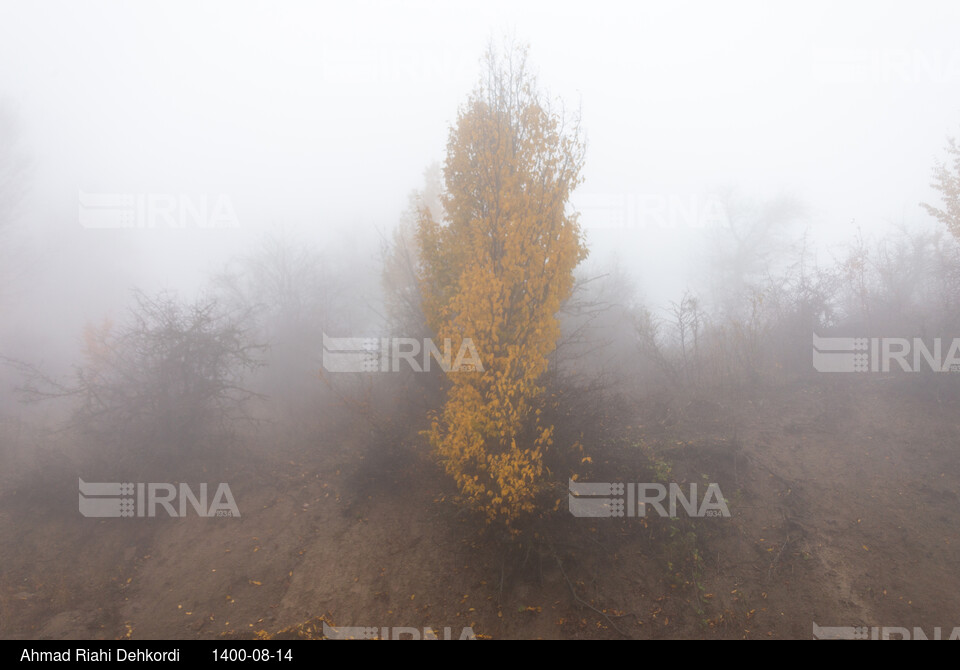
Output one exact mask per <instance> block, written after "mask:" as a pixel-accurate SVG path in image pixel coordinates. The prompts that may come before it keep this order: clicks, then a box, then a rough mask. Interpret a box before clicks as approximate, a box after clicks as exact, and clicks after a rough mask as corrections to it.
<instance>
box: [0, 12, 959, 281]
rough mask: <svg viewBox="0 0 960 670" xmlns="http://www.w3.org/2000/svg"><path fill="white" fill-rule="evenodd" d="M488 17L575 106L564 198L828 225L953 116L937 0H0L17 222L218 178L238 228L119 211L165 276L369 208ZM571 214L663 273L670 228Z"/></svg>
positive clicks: (875, 190) (848, 216)
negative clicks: (136, 223) (738, 209)
mask: <svg viewBox="0 0 960 670" xmlns="http://www.w3.org/2000/svg"><path fill="white" fill-rule="evenodd" d="M505 33H510V34H513V35H515V36H516V37H517V38H518V39H519V40H521V41H524V42H528V43H529V44H530V47H531V52H530V55H531V60H532V63H533V65H534V66H535V67H536V69H537V70H538V71H539V73H540V75H541V81H542V83H543V84H544V85H545V86H546V87H547V88H548V89H549V91H550V92H551V93H553V94H555V95H559V96H560V97H562V98H563V99H564V100H565V101H566V102H567V103H568V104H569V106H570V107H572V108H575V107H577V106H578V105H579V106H581V108H582V115H583V126H584V128H585V130H586V134H587V138H588V153H587V167H586V171H585V176H586V182H585V183H584V185H583V186H582V187H581V195H580V199H579V200H578V202H585V203H587V204H589V203H590V202H595V201H596V197H600V198H609V197H611V196H613V197H620V196H625V197H632V196H634V195H637V194H644V195H645V196H649V195H651V194H653V195H654V197H661V198H663V199H664V201H666V200H667V199H669V198H677V199H679V200H681V201H684V202H690V201H697V200H698V199H700V198H703V197H705V196H706V195H707V194H710V193H712V192H714V191H715V190H716V189H724V188H734V189H736V190H737V191H739V192H741V193H744V194H746V195H748V196H753V197H757V198H766V197H770V196H774V195H777V194H780V193H787V194H790V195H793V196H795V197H797V198H799V199H800V200H802V201H803V202H805V203H806V204H807V206H808V208H809V212H810V215H809V218H808V221H807V223H808V225H810V226H811V229H812V230H814V231H815V232H816V233H817V235H819V236H820V239H822V240H824V241H826V242H829V241H833V240H835V239H836V238H837V236H838V235H839V234H840V233H843V234H846V233H847V232H849V230H850V229H851V226H850V222H851V221H854V220H855V221H856V223H857V224H858V225H861V226H863V228H864V230H865V231H867V232H870V231H874V230H879V229H880V228H881V227H882V226H884V225H885V223H887V222H901V221H903V222H907V223H911V222H923V221H925V220H926V215H925V214H923V213H922V212H921V211H920V209H919V207H917V203H918V202H919V201H921V200H931V199H933V198H934V197H935V196H934V194H933V192H932V191H931V189H930V188H929V182H930V170H931V167H932V164H933V161H934V160H935V159H937V158H939V157H941V156H942V155H943V154H942V147H943V145H944V141H945V137H946V136H947V135H948V134H954V135H957V134H960V38H958V37H960V3H957V2H936V3H934V2H914V3H909V4H907V3H902V2H901V3H885V2H844V3H835V2H811V1H805V2H795V3H792V4H791V5H790V6H787V5H786V4H785V3H772V2H723V3H716V2H668V3H663V2H657V3H654V2H606V3H605V2H589V3H587V2H577V3H572V2H491V1H489V0H484V1H482V2H456V1H454V2H451V1H444V2H339V3H321V2H304V3H299V2H236V1H229V2H228V1H224V2H170V1H163V2H120V1H113V2H102V1H101V2H91V1H85V2H69V1H60V2H51V1H47V0H38V1H30V2H27V1H19V2H11V1H10V0H0V98H4V99H6V101H7V103H8V104H11V103H12V106H13V108H14V109H15V111H16V112H17V114H18V115H19V117H20V120H21V123H22V125H23V138H22V140H23V147H24V149H25V150H26V151H27V152H28V153H29V155H30V156H31V158H32V160H33V164H34V169H33V175H32V192H31V197H30V199H29V201H28V203H27V206H25V207H24V210H23V211H24V219H25V225H27V226H28V227H29V228H30V229H31V230H34V231H35V232H36V233H37V239H40V240H41V246H43V245H52V246H56V244H57V241H59V243H60V244H61V246H63V245H68V246H69V245H70V244H72V241H73V240H75V239H77V236H78V235H83V236H90V237H89V238H88V237H84V238H83V239H85V240H96V241H95V242H94V243H95V244H100V243H102V244H104V245H111V244H115V243H116V236H117V235H123V234H126V233H129V231H91V230H85V229H84V230H80V229H79V225H78V222H77V197H78V192H79V191H85V192H106V193H142V192H150V193H186V194H194V195H199V194H218V193H225V194H227V195H228V196H229V197H230V198H231V200H232V202H233V204H234V207H235V209H236V212H237V216H238V220H239V222H240V229H238V230H228V231H224V230H218V231H197V230H180V231H135V232H136V234H137V235H138V236H139V237H137V238H136V240H137V245H138V248H139V249H140V254H142V255H145V258H146V259H147V261H142V260H138V261H135V262H131V263H132V265H134V266H135V268H130V267H127V268H126V270H125V272H127V273H136V272H146V271H147V268H151V269H152V271H155V272H157V273H159V275H160V278H161V281H165V282H170V283H173V284H176V283H178V278H179V279H180V280H183V281H187V280H188V279H189V281H193V280H194V279H195V278H196V277H197V276H198V273H202V272H205V271H207V270H209V269H210V267H209V266H210V265H211V263H214V262H215V263H219V262H221V261H222V259H223V258H226V257H227V256H228V255H229V254H231V253H235V252H236V251H240V250H244V249H245V248H246V246H247V245H249V243H250V240H251V239H252V238H253V236H254V235H255V234H256V233H258V232H259V231H261V230H263V229H265V228H267V227H269V226H271V225H277V224H282V225H287V226H295V227H296V226H299V227H303V228H306V229H308V230H310V231H313V233H314V234H315V235H316V236H317V237H318V238H320V239H324V238H330V239H337V238H338V236H339V235H341V234H342V232H335V231H343V230H344V229H346V230H347V231H352V230H361V229H363V227H365V226H377V227H379V228H380V229H389V228H390V227H391V226H393V225H394V223H395V222H396V220H397V218H398V216H399V214H400V211H401V210H402V209H403V207H404V206H405V204H406V198H407V194H408V192H409V191H410V190H411V189H412V188H415V187H417V186H419V185H420V183H421V174H422V171H423V169H424V168H425V167H426V166H427V165H428V164H429V163H430V162H432V161H435V160H442V158H443V151H444V147H445V142H446V136H447V130H448V127H449V124H450V123H451V122H452V121H453V120H454V117H455V114H456V109H457V105H458V104H460V103H461V102H462V101H463V100H464V99H465V97H466V95H467V94H468V92H469V91H470V89H471V88H472V85H473V83H474V82H475V80H476V78H477V76H478V74H479V62H478V60H479V57H480V55H481V54H482V52H483V50H484V47H485V45H486V43H487V41H488V39H489V38H490V37H495V38H497V37H499V36H501V35H503V34H505ZM591 195H592V196H594V197H595V199H594V200H590V196H591ZM684 199H686V200H684ZM591 216H592V214H591V209H590V208H589V206H588V207H586V208H584V223H585V225H586V227H587V229H588V231H590V232H589V235H590V239H591V241H592V243H593V244H594V247H595V254H594V255H595V256H598V257H600V258H603V257H605V255H606V254H607V253H608V252H611V251H614V250H616V252H617V253H618V255H619V256H620V259H621V261H622V262H624V264H625V265H627V266H628V267H631V268H632V269H633V270H634V271H635V273H636V274H637V276H639V277H640V278H641V279H642V280H643V283H644V291H645V292H647V293H648V294H652V295H654V296H657V297H662V296H666V295H668V294H669V291H668V290H667V289H665V288H664V289H663V290H661V287H658V286H657V284H658V282H664V283H669V284H670V290H673V288H675V286H676V284H677V283H678V282H679V283H682V282H684V281H686V278H685V276H684V275H683V272H685V270H684V271H682V272H681V271H678V270H677V269H676V268H680V267H683V268H685V267H688V265H689V263H687V261H685V260H683V259H682V254H683V252H684V248H685V246H686V245H687V241H686V240H687V238H686V237H684V236H679V237H678V236H676V235H671V234H667V235H663V234H661V235H656V236H650V235H646V234H643V233H642V232H640V231H623V230H613V231H611V230H590V228H591ZM168 233H169V234H168ZM93 236H99V237H93ZM111 236H113V237H111ZM671 268H672V270H671ZM109 271H110V269H109V268H104V267H102V266H101V265H98V266H96V267H89V268H85V269H84V272H90V273H98V272H109ZM671 273H672V274H671Z"/></svg>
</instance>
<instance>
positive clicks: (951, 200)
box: [921, 137, 960, 238]
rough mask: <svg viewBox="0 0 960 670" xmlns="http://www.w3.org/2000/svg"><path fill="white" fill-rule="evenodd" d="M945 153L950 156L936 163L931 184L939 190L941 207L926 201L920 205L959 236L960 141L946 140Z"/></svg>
mask: <svg viewBox="0 0 960 670" xmlns="http://www.w3.org/2000/svg"><path fill="white" fill-rule="evenodd" d="M947 154H949V156H950V157H951V158H950V159H949V161H948V162H947V163H943V162H939V163H937V165H936V167H934V169H933V183H932V184H931V186H933V188H935V189H936V190H937V191H939V192H940V197H941V199H942V201H943V202H942V206H943V209H940V208H939V207H934V206H933V205H928V204H927V203H921V206H922V207H923V208H924V209H926V210H927V212H929V213H930V215H931V216H933V217H935V218H936V219H937V221H939V222H940V223H942V224H943V225H945V226H946V227H947V229H948V230H949V231H950V232H951V233H953V234H954V235H956V236H957V237H958V238H960V142H957V140H956V139H955V138H953V137H951V138H948V140H947Z"/></svg>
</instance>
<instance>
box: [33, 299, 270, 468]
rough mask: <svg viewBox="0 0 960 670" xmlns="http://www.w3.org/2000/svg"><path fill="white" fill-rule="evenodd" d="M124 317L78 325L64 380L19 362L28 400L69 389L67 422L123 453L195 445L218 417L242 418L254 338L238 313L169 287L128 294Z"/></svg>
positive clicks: (152, 453) (167, 453)
mask: <svg viewBox="0 0 960 670" xmlns="http://www.w3.org/2000/svg"><path fill="white" fill-rule="evenodd" d="M134 301H135V305H134V307H133V308H132V309H131V311H130V315H129V319H128V320H127V321H125V322H124V323H122V324H120V325H116V324H113V323H112V322H110V321H105V322H104V323H103V324H102V325H100V326H98V327H94V326H91V327H88V328H87V330H86V332H85V333H84V341H85V350H84V358H85V360H84V363H83V364H82V365H80V366H78V367H77V368H76V372H75V374H74V376H73V378H72V379H70V380H68V381H64V382H60V381H55V380H52V379H49V378H47V377H44V376H43V375H41V374H40V373H39V372H38V371H37V370H36V369H35V368H32V367H30V366H27V365H23V364H21V365H20V366H19V367H20V368H21V371H23V372H25V373H26V377H27V381H26V384H25V386H24V387H23V388H22V391H23V393H24V394H25V396H26V398H27V399H28V400H41V399H44V398H52V397H69V398H73V399H74V400H75V402H76V411H75V417H74V425H75V426H76V427H77V428H79V429H80V430H82V431H84V432H86V433H88V434H91V435H92V436H94V437H95V438H96V439H97V440H98V441H99V442H101V443H102V444H111V445H114V446H116V447H118V448H119V449H120V451H121V453H123V454H130V455H132V456H135V457H138V458H143V459H144V460H148V461H151V462H156V461H153V460H152V459H153V458H157V459H161V460H164V459H173V458H175V457H177V456H184V455H186V454H188V453H190V451H191V450H193V449H195V448H197V447H198V443H199V441H200V440H201V438H203V437H204V436H205V435H207V434H209V431H211V430H213V429H215V428H217V427H218V424H220V422H222V421H224V420H228V419H236V418H244V417H246V414H245V413H244V409H243V406H244V402H245V401H246V400H248V399H250V398H251V397H252V396H253V395H254V394H252V393H251V392H250V391H248V390H246V388H245V387H244V376H245V374H246V373H247V372H249V371H250V370H252V369H253V368H255V367H257V366H258V365H259V352H260V351H261V349H262V347H260V346H258V345H255V344H253V343H251V342H250V341H249V339H248V338H247V333H246V331H245V329H244V327H243V323H244V319H243V318H242V317H241V316H240V315H237V314H235V313H231V312H229V311H227V310H225V309H224V308H223V306H222V305H221V304H220V303H219V302H217V300H215V299H201V300H198V301H196V302H193V303H185V302H182V301H180V300H179V299H177V298H176V297H175V296H174V295H172V294H168V293H161V294H159V295H156V296H148V295H146V294H143V293H141V292H136V293H135V295H134Z"/></svg>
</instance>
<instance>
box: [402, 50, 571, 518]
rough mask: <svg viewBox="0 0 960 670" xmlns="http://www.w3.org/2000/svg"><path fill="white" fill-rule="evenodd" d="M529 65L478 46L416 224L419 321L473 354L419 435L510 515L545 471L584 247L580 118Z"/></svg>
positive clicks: (496, 509)
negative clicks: (574, 202) (469, 88)
mask: <svg viewBox="0 0 960 670" xmlns="http://www.w3.org/2000/svg"><path fill="white" fill-rule="evenodd" d="M526 64H527V59H526V49H525V48H520V47H509V48H508V49H507V50H506V53H504V54H503V55H502V56H501V55H499V54H498V52H497V51H496V50H495V49H494V48H493V47H491V48H490V49H488V51H487V55H486V58H485V65H486V68H485V72H484V75H483V77H481V81H480V84H479V85H478V87H477V88H476V89H475V91H474V92H473V94H472V95H471V96H470V98H469V99H468V101H467V103H466V104H465V105H464V106H463V107H462V108H461V109H460V111H459V114H458V117H457V121H456V124H455V125H454V126H453V128H452V129H451V131H450V136H449V140H448V143H447V155H446V161H445V163H444V168H443V178H444V193H443V196H442V202H443V208H442V209H443V217H442V220H439V221H438V220H435V218H434V216H433V215H432V214H431V211H430V210H427V209H424V210H423V211H421V212H420V218H419V225H418V231H417V238H418V242H419V247H420V248H419V256H420V258H419V262H420V267H419V279H420V282H421V292H422V301H423V302H422V304H423V310H424V315H425V317H426V320H427V325H428V326H429V327H430V328H431V330H432V331H433V333H434V335H435V337H436V338H437V339H438V340H439V341H440V343H442V342H444V341H445V340H446V339H447V338H449V340H450V343H451V345H452V351H454V352H456V351H459V350H460V348H461V347H462V346H463V345H464V342H465V340H466V339H467V338H469V340H470V341H471V342H472V344H473V347H474V349H475V351H476V354H477V356H478V357H479V360H480V362H481V365H480V366H477V368H476V369H475V370H472V371H471V370H467V371H463V370H461V371H451V373H450V374H449V375H448V379H449V387H448V390H447V394H446V402H445V405H444V406H443V408H442V409H441V410H440V411H439V412H437V413H436V414H435V415H434V416H433V417H432V420H431V427H430V429H429V430H428V431H427V434H428V437H429V439H430V442H431V444H432V446H433V448H434V449H435V451H436V452H437V454H438V455H439V457H440V459H441V461H442V462H443V464H444V467H445V468H446V471H447V472H448V473H449V474H450V475H451V476H453V477H454V478H455V479H456V482H457V485H458V487H459V489H460V494H461V500H462V501H463V502H465V503H467V504H468V505H469V506H471V507H474V508H476V509H479V510H481V511H482V512H483V513H484V514H485V515H486V518H487V520H488V521H500V522H503V523H505V524H507V525H509V524H511V523H512V522H515V521H516V519H518V518H519V517H521V516H522V515H524V513H527V512H532V511H533V509H534V499H535V496H536V494H537V491H538V488H539V487H540V486H541V485H542V482H543V474H544V473H543V460H542V459H543V454H544V451H545V450H546V449H547V448H548V447H549V446H550V445H551V444H552V441H553V440H552V431H553V427H552V426H550V425H544V423H543V422H541V420H540V417H541V409H542V406H543V405H542V402H543V397H542V396H543V387H542V386H541V384H540V383H539V381H540V379H541V376H542V375H543V373H544V372H545V371H546V369H547V363H548V357H549V355H550V353H551V352H552V351H553V350H554V348H555V347H556V343H557V340H558V338H559V336H560V325H559V322H558V319H557V312H558V310H559V309H560V306H561V304H562V303H563V301H564V300H566V299H567V298H568V297H569V296H570V294H571V291H572V288H573V281H574V278H573V270H574V268H575V267H576V266H577V264H578V263H579V262H580V261H581V260H583V259H584V258H585V257H586V255H587V250H586V247H585V245H584V243H583V239H582V234H581V231H580V226H579V223H578V220H577V214H576V213H574V212H572V211H570V208H569V206H568V200H569V197H570V194H571V191H572V190H573V189H574V188H575V187H576V186H577V184H579V183H580V180H581V176H580V172H581V169H582V167H583V154H584V145H583V141H582V139H581V136H580V131H579V125H578V124H577V123H573V124H570V123H568V122H566V121H565V120H564V118H563V116H562V114H558V113H555V112H554V111H553V110H552V109H551V107H550V105H549V103H548V101H547V99H546V98H545V96H544V95H543V94H542V93H541V92H540V90H539V89H538V87H537V84H536V81H535V79H534V77H533V76H531V74H530V73H529V72H528V70H527V67H526ZM438 346H440V345H438ZM481 368H482V370H481Z"/></svg>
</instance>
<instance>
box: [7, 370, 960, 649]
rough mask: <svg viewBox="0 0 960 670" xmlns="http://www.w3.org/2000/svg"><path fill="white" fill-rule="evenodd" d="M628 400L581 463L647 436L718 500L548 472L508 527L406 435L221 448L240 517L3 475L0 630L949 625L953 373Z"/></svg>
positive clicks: (600, 469)
mask: <svg viewBox="0 0 960 670" xmlns="http://www.w3.org/2000/svg"><path fill="white" fill-rule="evenodd" d="M950 381H951V383H952V382H953V381H954V380H950ZM641 414H642V413H638V417H637V423H638V426H637V429H636V430H637V431H638V432H637V435H638V443H639V440H641V439H642V441H643V444H644V445H645V446H644V447H642V448H641V447H640V446H638V444H624V445H623V446H620V447H618V448H616V449H610V450H607V451H606V452H605V453H604V454H594V455H593V457H592V459H593V463H588V464H586V465H585V466H584V467H585V468H589V469H588V470H586V469H585V470H584V472H583V473H582V476H581V479H583V480H585V481H590V480H592V481H622V482H631V481H637V482H640V481H648V477H649V476H650V474H651V470H650V468H651V460H650V455H651V454H653V456H654V458H655V460H656V461H657V462H661V463H664V464H667V466H668V467H669V478H670V481H677V482H690V481H697V482H706V481H710V482H716V483H718V484H719V485H720V488H721V490H722V491H723V493H724V496H725V498H726V499H727V501H728V506H729V509H730V512H731V517H729V518H722V517H711V518H701V519H676V520H671V519H663V518H659V517H656V516H652V517H649V518H647V519H644V520H641V519H639V518H623V519H586V518H575V517H573V516H571V515H570V514H568V513H567V510H566V506H567V503H566V500H565V498H566V482H565V477H564V481H561V482H558V491H559V493H558V496H557V497H558V499H561V494H562V500H561V502H560V504H559V509H558V512H557V513H556V514H553V515H552V516H550V518H549V519H548V520H546V521H545V522H544V523H543V524H542V525H541V526H540V527H539V528H538V531H537V534H536V536H535V537H532V538H531V539H530V540H529V541H527V542H526V543H524V544H522V545H520V546H516V547H513V548H511V549H507V548H505V545H503V544H501V543H499V542H497V541H495V539H494V538H493V537H492V536H491V535H490V534H484V533H479V532H478V531H477V528H476V525H475V524H474V523H473V521H472V519H471V517H470V516H469V515H467V514H463V513H460V512H458V511H457V509H456V507H455V506H453V505H452V504H451V503H450V500H449V498H450V497H451V496H452V494H453V493H454V492H453V490H452V489H451V487H450V485H449V483H448V482H447V480H446V478H445V477H443V476H441V473H440V472H439V471H438V469H437V468H436V466H435V465H433V464H432V463H431V462H430V460H429V459H428V458H427V457H426V456H422V455H418V454H416V453H411V452H403V451H402V450H399V451H395V452H394V453H391V455H390V457H389V458H379V457H378V456H377V455H376V454H371V452H370V451H369V450H368V451H366V452H362V451H351V450H349V449H345V448H336V447H333V446H331V445H325V444H317V445H313V444H311V445H310V446H309V447H307V446H304V445H301V446H299V447H297V448H293V447H287V448H283V449H282V450H281V449H280V448H279V447H278V449H277V450H275V451H274V452H273V453H271V454H270V455H269V456H267V455H264V453H263V452H260V453H259V455H257V456H249V457H243V458H238V459H237V463H238V464H237V466H236V467H234V468H233V469H232V471H230V472H229V473H228V475H229V476H224V477H223V478H222V479H223V480H224V481H228V482H229V483H230V486H231V489H232V492H233V494H234V497H235V498H236V501H237V504H238V506H239V508H240V511H241V515H242V516H241V517H240V518H200V517H197V516H187V517H185V518H179V519H178V518H156V519H92V518H83V517H81V516H80V515H79V513H78V511H77V503H76V501H77V476H78V475H81V476H82V474H83V473H78V472H77V471H76V469H75V468H71V467H51V468H49V471H48V472H47V473H46V474H45V475H44V476H43V477H42V478H40V479H36V478H33V479H25V478H23V477H17V478H12V477H10V476H8V477H6V478H4V479H3V480H2V482H3V483H2V486H3V488H2V489H0V537H2V538H3V541H2V544H0V566H2V572H0V637H2V638H27V639H36V638H39V639H61V638H81V639H90V638H94V639H116V638H125V637H129V638H133V639H156V638H174V639H180V638H212V637H216V636H220V635H230V636H239V637H246V636H252V635H255V634H256V633H257V632H258V631H265V632H266V633H267V634H271V635H275V634H277V633H278V632H279V631H283V630H285V629H289V628H290V627H291V626H295V625H296V624H299V623H302V622H307V621H311V620H312V621H318V617H323V619H324V620H325V621H328V622H331V623H333V624H335V625H338V626H371V627H378V628H381V627H386V626H390V627H397V626H403V627H414V628H417V629H423V628H424V627H430V628H433V629H434V630H436V631H442V630H443V629H444V628H445V627H449V628H450V629H451V630H452V634H453V637H454V638H456V637H459V635H460V634H461V632H462V631H463V629H464V628H467V627H469V628H470V629H471V630H472V632H474V633H475V634H476V635H477V636H482V637H489V638H494V639H501V638H610V639H613V638H621V637H629V638H639V639H647V638H734V639H736V638H749V639H754V638H802V639H810V638H812V637H813V634H812V630H813V624H814V623H816V624H817V625H820V626H860V625H862V626H902V627H906V628H908V629H913V628H914V627H920V628H923V629H924V630H925V631H927V632H928V634H929V633H932V631H933V629H934V628H935V627H941V628H943V629H944V630H945V631H949V630H951V629H952V628H953V627H955V626H960V505H958V496H960V394H958V393H957V388H956V385H955V384H953V385H952V386H951V385H949V384H939V385H935V384H919V383H918V382H917V381H916V380H913V379H909V378H907V377H906V376H905V375H904V376H900V377H897V378H886V377H880V376H876V377H873V376H871V377H867V376H864V377H860V376H857V377H854V378H846V377H845V378H843V379H839V378H833V377H816V378H813V379H809V380H805V381H798V382H796V383H793V384H790V385H787V386H782V387H779V388H776V389H770V390H769V391H768V392H766V393H764V394H763V396H762V397H753V398H748V397H737V396H736V395H721V396H718V399H714V400H700V401H697V402H688V403H686V404H685V405H684V406H683V407H682V409H681V410H680V411H678V412H676V413H675V416H674V417H673V419H672V420H671V421H669V422H663V423H661V424H660V425H655V426H653V427H648V426H645V425H643V422H644V417H643V416H642V415H641ZM588 452H589V449H588ZM0 453H2V452H0ZM359 454H365V455H363V456H361V455H359ZM6 458H13V457H12V456H10V455H9V454H7V455H6ZM54 462H55V459H54ZM241 462H242V463H241ZM10 471H11V472H12V470H10ZM86 479H88V480H94V479H95V478H94V477H86ZM219 479H220V478H218V479H217V481H219ZM194 480H196V481H206V479H204V474H203V472H202V470H198V471H197V473H196V476H195V477H193V478H192V479H191V480H190V481H194ZM261 634H263V633H261ZM441 634H442V633H441Z"/></svg>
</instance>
